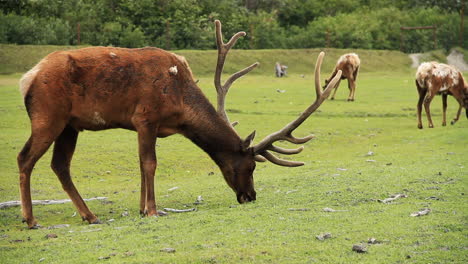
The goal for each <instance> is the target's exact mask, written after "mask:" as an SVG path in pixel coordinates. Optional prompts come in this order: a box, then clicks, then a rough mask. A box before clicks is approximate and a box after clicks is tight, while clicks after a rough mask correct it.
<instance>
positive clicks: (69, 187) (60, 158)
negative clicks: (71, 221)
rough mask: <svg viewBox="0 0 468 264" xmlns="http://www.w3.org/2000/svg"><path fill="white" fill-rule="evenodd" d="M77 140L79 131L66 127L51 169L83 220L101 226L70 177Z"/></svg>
mask: <svg viewBox="0 0 468 264" xmlns="http://www.w3.org/2000/svg"><path fill="white" fill-rule="evenodd" d="M77 138H78V131H76V130H75V129H73V128H72V127H69V126H67V127H65V129H64V130H63V131H62V133H61V134H60V136H59V137H58V138H57V139H56V140H55V144H54V154H53V156H52V163H51V167H52V170H53V171H54V172H55V174H56V175H57V177H58V178H59V180H60V182H61V183H62V188H63V190H64V191H65V192H66V193H67V194H68V196H69V197H70V199H71V200H72V202H73V204H74V205H75V207H76V209H78V213H79V214H80V215H81V218H82V219H83V220H86V221H88V222H89V223H90V224H100V223H101V222H100V221H99V219H98V218H97V217H96V215H94V214H93V213H92V212H91V211H90V210H89V209H88V207H87V206H86V203H85V202H84V201H83V198H81V196H80V194H79V192H78V190H77V189H76V187H75V185H74V184H73V181H72V178H71V175H70V162H71V159H72V157H73V153H74V152H75V147H76V140H77Z"/></svg>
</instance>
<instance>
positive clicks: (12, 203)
mask: <svg viewBox="0 0 468 264" xmlns="http://www.w3.org/2000/svg"><path fill="white" fill-rule="evenodd" d="M83 200H85V201H93V200H107V197H94V198H88V199H83ZM69 202H71V200H70V199H62V200H33V201H32V204H33V205H49V204H64V203H69ZM20 205H21V201H8V202H3V203H0V209H3V208H9V207H15V206H20Z"/></svg>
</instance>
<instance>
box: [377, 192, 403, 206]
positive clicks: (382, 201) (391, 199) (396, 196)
mask: <svg viewBox="0 0 468 264" xmlns="http://www.w3.org/2000/svg"><path fill="white" fill-rule="evenodd" d="M406 197H408V196H407V195H406V194H401V193H399V194H394V195H391V196H390V198H386V199H383V200H377V201H379V202H380V203H384V204H387V203H390V202H393V201H395V200H396V199H399V198H406Z"/></svg>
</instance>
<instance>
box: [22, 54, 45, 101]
mask: <svg viewBox="0 0 468 264" xmlns="http://www.w3.org/2000/svg"><path fill="white" fill-rule="evenodd" d="M43 62H44V60H42V61H40V62H39V63H38V64H36V66H34V67H33V68H32V69H31V70H29V71H28V72H26V73H25V74H24V75H23V76H22V77H21V79H20V82H19V90H20V92H21V94H22V95H23V98H24V97H26V95H27V94H28V91H29V88H30V87H31V84H32V82H33V81H34V79H36V76H37V73H38V72H39V71H40V70H41V65H42V63H43Z"/></svg>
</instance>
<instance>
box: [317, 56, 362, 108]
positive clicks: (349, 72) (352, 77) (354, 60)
mask: <svg viewBox="0 0 468 264" xmlns="http://www.w3.org/2000/svg"><path fill="white" fill-rule="evenodd" d="M360 66H361V60H360V59H359V57H358V55H357V54H356V53H348V54H344V55H342V56H341V57H340V58H339V59H338V61H337V62H336V66H335V69H334V70H333V72H332V74H331V76H330V78H328V79H326V80H325V85H324V86H323V88H325V87H327V85H328V84H329V82H330V81H331V80H332V79H333V78H335V76H336V75H337V73H338V71H341V72H342V74H341V79H340V80H338V82H337V83H336V84H335V86H334V87H333V88H334V89H335V91H333V95H332V97H331V98H330V99H331V100H334V99H335V94H336V91H337V90H338V86H340V82H341V80H344V79H347V80H348V88H349V96H348V101H354V94H355V92H356V79H357V75H358V72H359V67H360Z"/></svg>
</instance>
